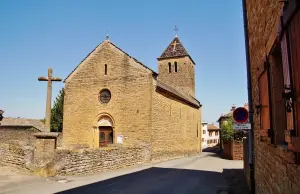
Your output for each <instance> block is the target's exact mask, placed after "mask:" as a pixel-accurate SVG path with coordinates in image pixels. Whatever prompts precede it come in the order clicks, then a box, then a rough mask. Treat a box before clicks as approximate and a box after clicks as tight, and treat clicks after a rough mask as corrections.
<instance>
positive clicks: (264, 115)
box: [259, 69, 270, 141]
mask: <svg viewBox="0 0 300 194" xmlns="http://www.w3.org/2000/svg"><path fill="white" fill-rule="evenodd" d="M259 101H260V107H261V110H260V136H261V137H262V140H264V141H265V140H266V138H267V137H268V130H269V129H270V105H269V84H268V71H267V69H266V70H264V72H263V73H262V74H261V76H260V77H259Z"/></svg>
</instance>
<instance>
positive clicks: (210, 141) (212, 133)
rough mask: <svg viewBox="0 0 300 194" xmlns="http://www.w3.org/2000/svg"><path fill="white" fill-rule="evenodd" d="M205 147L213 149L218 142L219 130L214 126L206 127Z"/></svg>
mask: <svg viewBox="0 0 300 194" xmlns="http://www.w3.org/2000/svg"><path fill="white" fill-rule="evenodd" d="M207 131H208V135H207V147H214V146H216V145H217V144H218V143H219V142H220V137H219V132H220V129H219V128H218V127H216V126H215V125H214V124H209V125H207Z"/></svg>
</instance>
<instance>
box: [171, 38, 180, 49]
mask: <svg viewBox="0 0 300 194" xmlns="http://www.w3.org/2000/svg"><path fill="white" fill-rule="evenodd" d="M177 44H179V43H178V42H177V41H176V40H175V41H174V42H173V43H172V45H173V51H175V49H176V45H177Z"/></svg>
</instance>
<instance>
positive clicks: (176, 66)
mask: <svg viewBox="0 0 300 194" xmlns="http://www.w3.org/2000/svg"><path fill="white" fill-rule="evenodd" d="M174 64H175V72H177V62H176V61H175V63H174Z"/></svg>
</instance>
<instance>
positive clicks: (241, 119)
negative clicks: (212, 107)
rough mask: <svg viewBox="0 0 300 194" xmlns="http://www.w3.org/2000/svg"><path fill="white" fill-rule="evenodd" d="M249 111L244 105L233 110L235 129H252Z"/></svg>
mask: <svg viewBox="0 0 300 194" xmlns="http://www.w3.org/2000/svg"><path fill="white" fill-rule="evenodd" d="M248 118H249V113H248V110H247V109H245V108H244V107H239V108H237V109H235V110H234V111H233V119H234V121H235V123H234V125H233V129H235V130H245V129H251V124H250V123H249V122H248Z"/></svg>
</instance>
